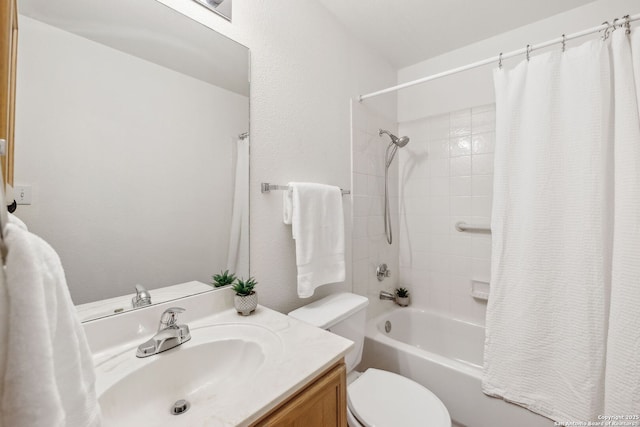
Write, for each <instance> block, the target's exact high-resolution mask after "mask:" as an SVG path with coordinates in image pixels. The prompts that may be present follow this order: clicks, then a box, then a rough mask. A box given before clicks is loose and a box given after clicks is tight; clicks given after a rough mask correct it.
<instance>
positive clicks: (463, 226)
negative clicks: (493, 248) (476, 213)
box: [456, 221, 491, 234]
mask: <svg viewBox="0 0 640 427" xmlns="http://www.w3.org/2000/svg"><path fill="white" fill-rule="evenodd" d="M456 230H458V231H460V232H463V231H471V232H474V231H477V232H480V233H489V234H490V233H491V227H490V226H488V225H478V224H467V223H466V222H464V221H459V222H456Z"/></svg>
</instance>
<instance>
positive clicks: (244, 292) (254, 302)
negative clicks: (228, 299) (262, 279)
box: [233, 277, 258, 316]
mask: <svg viewBox="0 0 640 427" xmlns="http://www.w3.org/2000/svg"><path fill="white" fill-rule="evenodd" d="M257 284H258V282H256V281H255V279H254V278H253V277H249V278H248V279H247V280H244V279H237V281H236V283H235V285H233V290H234V291H236V294H235V295H234V297H233V304H234V306H235V307H236V311H237V312H238V313H239V314H242V315H243V316H248V315H250V314H251V313H253V312H254V311H255V309H256V307H257V306H258V294H257V293H256V291H254V290H253V288H254V287H255V286H256V285H257Z"/></svg>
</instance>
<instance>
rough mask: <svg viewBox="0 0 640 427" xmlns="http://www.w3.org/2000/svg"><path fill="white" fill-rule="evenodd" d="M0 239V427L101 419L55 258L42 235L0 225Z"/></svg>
mask: <svg viewBox="0 0 640 427" xmlns="http://www.w3.org/2000/svg"><path fill="white" fill-rule="evenodd" d="M5 242H6V245H7V248H8V255H7V260H6V285H7V286H6V290H7V294H8V308H9V310H8V317H7V318H6V319H5V320H2V321H3V322H5V321H6V322H8V323H9V331H8V339H7V342H6V350H5V351H6V367H5V372H4V378H3V387H2V388H3V389H4V393H3V395H2V401H1V402H0V404H1V405H2V406H1V411H0V413H1V414H2V415H1V416H2V421H3V424H4V426H21V427H32V426H33V427H57V426H59V427H91V426H99V425H101V414H100V408H99V406H98V403H97V399H96V392H95V373H94V367H93V360H92V357H91V352H90V350H89V346H88V344H87V340H86V336H85V335H84V330H83V329H82V325H81V324H80V322H79V321H78V318H77V315H76V311H75V309H74V307H73V303H72V301H71V296H70V295H69V290H68V288H67V284H66V280H65V277H64V271H63V270H62V265H61V263H60V258H59V257H58V255H57V254H56V252H55V251H54V250H53V248H51V246H49V245H48V244H47V243H46V242H45V241H44V240H42V239H40V238H39V237H38V236H36V235H34V234H31V233H29V232H28V231H26V230H23V229H22V228H21V227H20V226H19V225H15V224H13V223H9V224H7V226H6V227H5Z"/></svg>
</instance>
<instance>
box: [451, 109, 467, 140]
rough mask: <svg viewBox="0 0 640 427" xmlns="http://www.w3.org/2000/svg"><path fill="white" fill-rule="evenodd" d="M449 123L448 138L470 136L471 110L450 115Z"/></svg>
mask: <svg viewBox="0 0 640 427" xmlns="http://www.w3.org/2000/svg"><path fill="white" fill-rule="evenodd" d="M449 123H450V124H449V136H450V137H458V136H464V135H471V109H468V110H461V111H456V112H454V113H451V117H450V118H449Z"/></svg>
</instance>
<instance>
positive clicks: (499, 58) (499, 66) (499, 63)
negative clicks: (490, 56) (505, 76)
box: [498, 52, 502, 70]
mask: <svg viewBox="0 0 640 427" xmlns="http://www.w3.org/2000/svg"><path fill="white" fill-rule="evenodd" d="M498 68H499V69H501V70H502V52H500V55H499V56H498Z"/></svg>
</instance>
